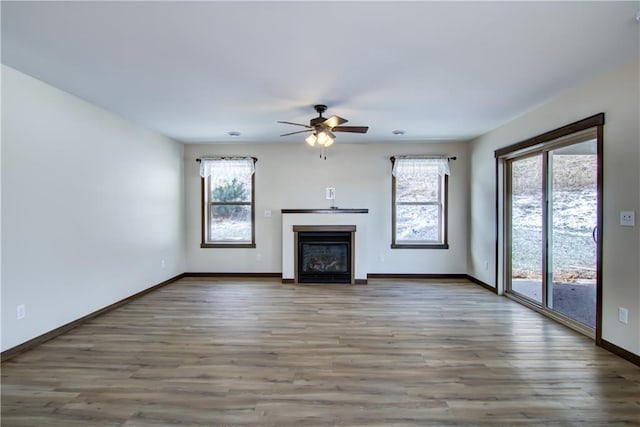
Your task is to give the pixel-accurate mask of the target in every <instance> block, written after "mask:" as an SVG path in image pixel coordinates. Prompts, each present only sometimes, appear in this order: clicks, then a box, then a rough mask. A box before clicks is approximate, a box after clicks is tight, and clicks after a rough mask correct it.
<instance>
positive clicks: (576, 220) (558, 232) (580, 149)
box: [547, 139, 598, 328]
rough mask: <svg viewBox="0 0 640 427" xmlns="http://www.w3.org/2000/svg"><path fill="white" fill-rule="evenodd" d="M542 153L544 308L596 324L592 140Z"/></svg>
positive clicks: (594, 175) (595, 175) (595, 186)
mask: <svg viewBox="0 0 640 427" xmlns="http://www.w3.org/2000/svg"><path fill="white" fill-rule="evenodd" d="M547 156H548V168H547V169H548V173H547V175H548V177H549V178H548V200H549V207H548V210H547V222H548V227H547V228H548V248H549V249H548V251H547V259H548V261H547V270H548V275H547V295H548V297H547V307H548V308H549V309H552V310H554V311H556V312H558V313H560V314H562V315H564V316H567V317H569V318H571V319H573V320H575V321H577V322H580V323H582V324H584V325H587V326H589V327H590V328H595V324H596V323H595V322H596V318H595V317H596V272H597V259H596V248H597V242H596V232H597V229H596V225H597V206H598V202H597V178H598V176H597V171H598V166H597V164H598V162H597V153H596V141H595V139H594V140H589V141H585V142H581V143H576V144H573V145H569V146H567V147H562V148H558V149H555V150H550V151H549V152H548V154H547Z"/></svg>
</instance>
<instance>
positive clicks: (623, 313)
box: [618, 307, 629, 324]
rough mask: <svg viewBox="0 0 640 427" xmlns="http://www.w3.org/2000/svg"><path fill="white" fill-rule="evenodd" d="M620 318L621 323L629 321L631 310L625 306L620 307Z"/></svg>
mask: <svg viewBox="0 0 640 427" xmlns="http://www.w3.org/2000/svg"><path fill="white" fill-rule="evenodd" d="M618 320H619V321H620V322H621V323H625V324H626V323H629V310H627V309H626V308H624V307H619V308H618Z"/></svg>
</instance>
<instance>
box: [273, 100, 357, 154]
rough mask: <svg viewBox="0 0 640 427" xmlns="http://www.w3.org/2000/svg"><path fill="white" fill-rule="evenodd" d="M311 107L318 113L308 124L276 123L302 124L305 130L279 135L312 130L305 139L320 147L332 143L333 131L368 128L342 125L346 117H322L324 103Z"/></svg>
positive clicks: (299, 124) (353, 130)
mask: <svg viewBox="0 0 640 427" xmlns="http://www.w3.org/2000/svg"><path fill="white" fill-rule="evenodd" d="M313 108H314V109H315V110H316V112H317V113H318V117H316V118H313V119H311V120H310V121H309V124H308V125H304V124H302V123H293V122H285V121H278V123H284V124H287V125H294V126H302V127H305V128H307V129H305V130H299V131H296V132H289V133H285V134H282V135H280V136H289V135H295V134H297V133H303V132H312V133H311V135H309V136H308V137H307V138H306V139H305V141H307V144H309V145H310V146H312V147H313V146H314V145H315V144H316V143H318V144H319V145H320V146H322V147H328V146H330V145H331V144H333V142H334V140H335V138H336V136H335V135H334V134H333V132H351V133H367V130H369V127H368V126H342V125H343V124H344V123H347V122H348V121H349V120H347V119H343V118H342V117H338V116H331V117H329V118H326V117H322V113H324V112H325V111H327V106H326V105H322V104H318V105H314V106H313Z"/></svg>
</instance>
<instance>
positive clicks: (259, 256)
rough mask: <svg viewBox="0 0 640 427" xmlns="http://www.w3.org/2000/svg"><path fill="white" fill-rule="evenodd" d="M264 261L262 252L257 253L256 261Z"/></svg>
mask: <svg viewBox="0 0 640 427" xmlns="http://www.w3.org/2000/svg"><path fill="white" fill-rule="evenodd" d="M261 261H262V254H256V262H261Z"/></svg>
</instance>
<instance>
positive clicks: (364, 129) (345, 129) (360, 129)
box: [331, 126, 369, 133]
mask: <svg viewBox="0 0 640 427" xmlns="http://www.w3.org/2000/svg"><path fill="white" fill-rule="evenodd" d="M331 130H332V131H333V132H351V133H367V131H368V130H369V126H336V127H334V128H333V129H331Z"/></svg>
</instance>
